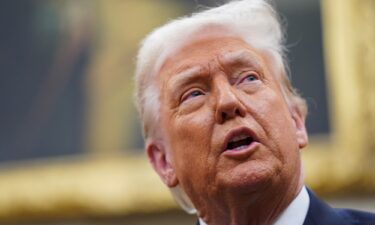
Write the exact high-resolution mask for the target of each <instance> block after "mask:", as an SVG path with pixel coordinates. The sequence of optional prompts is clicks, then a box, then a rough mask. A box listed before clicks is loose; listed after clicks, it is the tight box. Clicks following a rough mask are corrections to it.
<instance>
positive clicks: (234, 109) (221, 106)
mask: <svg viewBox="0 0 375 225" xmlns="http://www.w3.org/2000/svg"><path fill="white" fill-rule="evenodd" d="M245 113H246V111H245V106H244V105H243V104H242V102H241V101H240V100H239V99H238V97H237V96H236V94H235V93H234V90H233V87H232V86H231V85H230V84H228V83H227V84H225V85H220V86H219V87H218V88H217V105H216V113H215V117H216V121H217V122H218V123H219V124H222V123H224V122H226V121H227V120H231V119H233V118H235V117H237V116H240V117H244V116H245Z"/></svg>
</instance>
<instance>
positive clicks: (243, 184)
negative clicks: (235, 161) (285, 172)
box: [220, 162, 278, 192]
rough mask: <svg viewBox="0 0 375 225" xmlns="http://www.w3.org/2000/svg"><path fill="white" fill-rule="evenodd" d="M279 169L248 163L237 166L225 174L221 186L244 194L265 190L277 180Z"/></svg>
mask: <svg viewBox="0 0 375 225" xmlns="http://www.w3.org/2000/svg"><path fill="white" fill-rule="evenodd" d="M277 171H278V170H277V169H276V168H272V167H270V166H269V165H267V164H263V163H258V162H247V163H242V164H240V165H237V166H236V167H234V168H232V169H230V170H229V171H228V172H227V173H224V174H223V176H222V179H221V182H220V183H221V184H222V186H223V188H224V189H226V188H228V189H231V190H233V189H236V190H237V191H244V192H257V191H259V190H263V189H264V188H266V187H268V186H269V185H271V184H272V183H273V180H275V179H277V174H278V173H277Z"/></svg>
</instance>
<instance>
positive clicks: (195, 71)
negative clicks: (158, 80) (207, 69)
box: [167, 65, 209, 97]
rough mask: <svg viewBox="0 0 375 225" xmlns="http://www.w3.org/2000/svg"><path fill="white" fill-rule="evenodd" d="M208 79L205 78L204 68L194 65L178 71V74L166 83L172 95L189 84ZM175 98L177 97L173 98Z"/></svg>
mask: <svg viewBox="0 0 375 225" xmlns="http://www.w3.org/2000/svg"><path fill="white" fill-rule="evenodd" d="M202 79H203V80H206V79H209V77H208V76H205V73H204V67H203V66H201V65H196V66H192V67H188V68H183V69H180V72H177V73H176V74H173V75H172V77H171V79H170V80H169V81H168V83H167V87H168V88H169V89H170V90H171V91H172V93H177V92H178V91H179V90H181V89H182V88H183V87H184V86H186V85H187V84H189V83H192V82H195V81H198V80H202ZM174 97H177V96H174Z"/></svg>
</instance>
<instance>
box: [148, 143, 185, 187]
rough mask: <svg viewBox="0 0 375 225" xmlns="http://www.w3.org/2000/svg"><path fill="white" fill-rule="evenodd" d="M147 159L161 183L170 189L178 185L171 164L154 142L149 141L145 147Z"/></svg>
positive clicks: (162, 149) (161, 147)
mask: <svg viewBox="0 0 375 225" xmlns="http://www.w3.org/2000/svg"><path fill="white" fill-rule="evenodd" d="M146 151H147V157H148V159H149V161H150V163H151V165H152V167H153V168H154V170H155V171H156V172H157V173H158V174H159V176H160V178H161V179H162V181H163V182H164V183H165V184H166V185H167V186H168V187H170V188H172V187H175V186H177V185H178V179H177V176H176V173H175V171H174V168H173V166H172V164H171V163H170V161H169V158H168V157H167V153H166V151H165V148H164V147H163V146H162V145H160V144H159V143H157V142H156V141H155V140H150V141H149V142H148V143H147V145H146Z"/></svg>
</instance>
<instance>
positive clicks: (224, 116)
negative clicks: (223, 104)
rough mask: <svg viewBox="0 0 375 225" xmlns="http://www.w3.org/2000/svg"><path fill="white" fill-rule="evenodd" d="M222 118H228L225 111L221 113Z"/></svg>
mask: <svg viewBox="0 0 375 225" xmlns="http://www.w3.org/2000/svg"><path fill="white" fill-rule="evenodd" d="M221 118H222V119H223V120H226V119H227V114H226V113H225V112H222V113H221Z"/></svg>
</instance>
